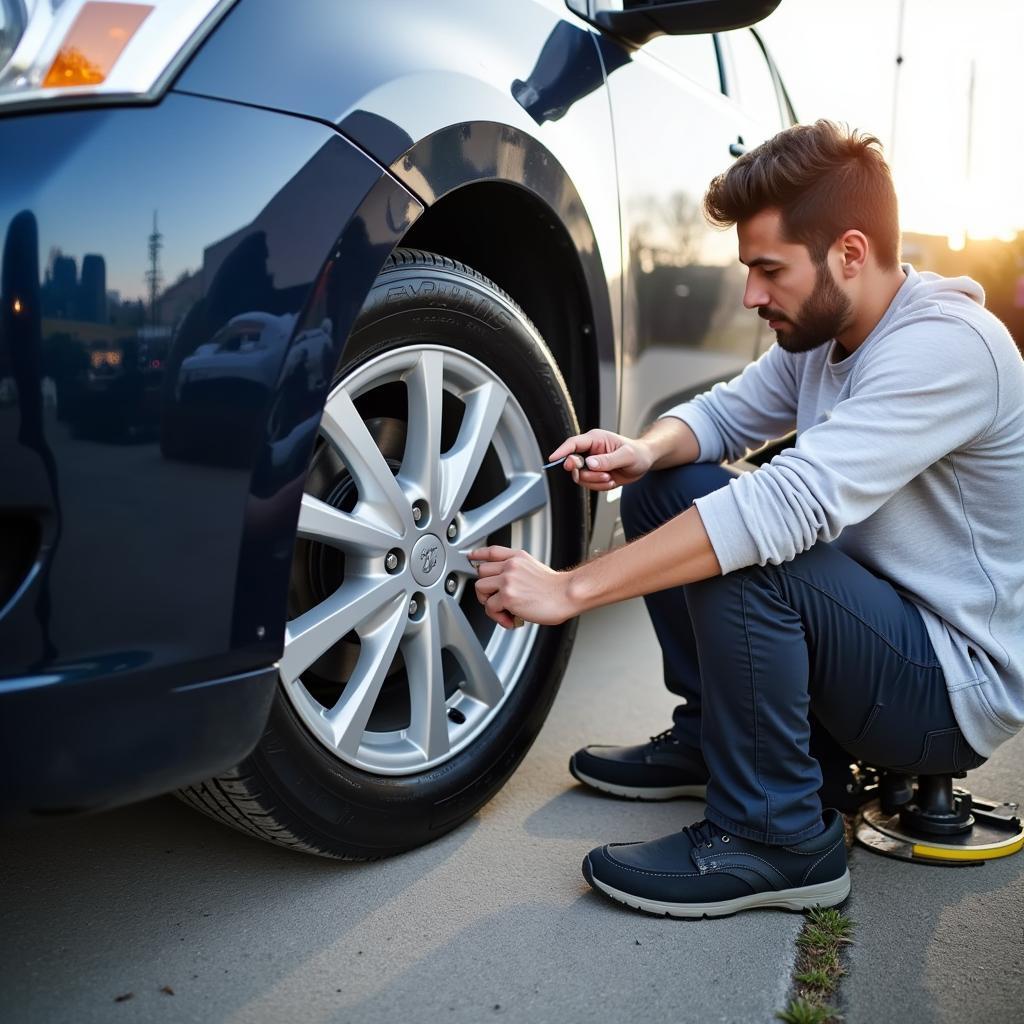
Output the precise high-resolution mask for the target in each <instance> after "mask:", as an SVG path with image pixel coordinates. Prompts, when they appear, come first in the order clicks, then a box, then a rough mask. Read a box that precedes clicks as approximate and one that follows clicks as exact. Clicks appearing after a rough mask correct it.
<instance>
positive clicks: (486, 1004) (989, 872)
mask: <svg viewBox="0 0 1024 1024" xmlns="http://www.w3.org/2000/svg"><path fill="white" fill-rule="evenodd" d="M672 704H673V700H672V698H671V696H670V695H669V694H668V693H666V692H665V690H664V688H663V687H662V686H661V683H660V656H659V653H658V649H657V646H656V644H655V641H654V636H653V633H652V632H651V629H650V627H649V625H648V623H647V619H646V616H645V614H644V611H643V606H642V604H641V603H640V602H639V601H634V602H629V603H627V604H624V605H621V606H618V607H615V608H610V609H602V610H601V611H598V612H595V613H591V614H590V615H588V616H587V617H586V618H585V620H584V621H583V623H582V624H581V628H580V632H579V635H578V641H577V646H576V649H575V652H574V654H573V658H572V661H571V663H570V667H569V671H568V673H567V676H566V679H565V681H564V683H563V686H562V690H561V692H560V694H559V696H558V699H557V701H556V703H555V706H554V708H553V711H552V714H551V716H550V718H549V720H548V722H547V724H546V725H545V727H544V730H543V732H542V733H541V736H540V738H539V739H538V741H537V743H536V744H535V746H534V748H533V749H532V750H531V752H530V753H529V755H528V756H527V758H526V759H525V761H524V762H523V764H522V766H521V767H520V769H519V770H518V771H517V772H516V774H515V775H514V776H513V778H512V779H511V780H510V782H509V783H508V784H507V785H506V787H505V788H504V789H503V790H502V791H501V793H499V794H498V796H497V797H496V798H495V799H494V800H492V801H491V803H490V804H488V805H487V806H486V807H485V808H484V809H483V810H482V811H481V812H480V813H479V814H478V815H477V816H476V817H475V818H474V819H472V820H471V821H469V822H467V823H466V824H465V825H463V826H462V827H460V828H459V829H457V830H456V831H455V832H454V833H452V834H450V835H448V836H446V837H444V838H442V839H441V840H439V841H438V842H435V843H433V844H431V845H430V846H427V847H424V848H422V849H420V850H416V851H413V852H412V853H409V854H406V855H404V856H401V857H397V858H394V859H392V860H388V861H383V862H379V863H374V864H339V863H335V862H332V861H327V860H322V859H318V858H313V857H308V856H303V855H300V854H294V853H290V852H288V851H285V850H280V849H277V848H275V847H272V846H269V845H266V844H262V843H259V842H256V841H254V840H250V839H248V838H246V837H245V836H243V835H241V834H236V833H235V832H233V831H231V830H230V829H227V828H224V827H222V826H219V825H217V824H216V823H214V822H212V821H208V820H207V819H205V818H203V817H202V816H200V815H197V814H194V813H193V812H191V811H190V810H188V809H187V808H186V807H185V806H183V805H181V804H179V803H178V802H177V801H175V800H174V799H173V798H169V797H164V798H160V799H157V800H151V801H148V802H146V803H143V804H139V805H136V806H134V807H129V808H124V809H121V810H117V811H113V812H109V813H106V814H102V815H95V816H93V817H89V818H83V819H76V820H69V821H50V822H45V823H40V824H36V825H33V826H31V827H28V828H23V829H19V830H12V829H6V830H4V831H3V832H2V833H0V843H2V846H0V849H3V855H2V860H0V864H2V869H0V881H2V889H0V893H2V896H0V992H2V993H3V998H2V1009H0V1017H2V1018H3V1020H4V1021H9V1022H11V1024H21V1022H32V1024H35V1022H51V1021H54V1022H63V1021H67V1022H74V1024H88V1022H92V1021H96V1022H104V1024H106V1022H109V1021H116V1022H122V1021H123V1022H147V1024H148V1022H163V1021H168V1022H178V1021H182V1022H185V1021H201V1022H208V1021H218V1022H220V1021H224V1022H231V1024H247V1022H267V1021H274V1022H277V1021H290V1020H294V1019H302V1020H303V1022H304V1024H318V1022H331V1024H335V1022H336V1024H345V1022H350V1024H366V1022H383V1021H401V1022H403V1024H418V1022H428V1021H429V1022H432V1024H433V1022H441V1024H448V1022H450V1024H462V1022H466V1024H480V1022H482V1021H483V1022H486V1021H491V1020H493V1021H495V1022H499V1021H502V1020H507V1021H514V1022H524V1024H526V1022H530V1024H538V1022H547V1021H558V1022H560V1024H575V1022H580V1024H582V1022H588V1024H589V1022H592V1021H595V1020H600V1021H608V1022H615V1021H620V1020H621V1021H631V1022H632V1021H639V1020H646V1021H658V1022H673V1024H679V1022H683V1024H685V1022H690V1021H694V1022H708V1024H711V1022H770V1021H772V1020H773V1019H774V1014H775V1012H776V1011H777V1010H779V1009H781V1008H782V1007H783V1006H784V1005H785V1003H786V999H787V995H788V992H789V987H790V978H791V974H792V969H793V962H794V959H795V939H796V936H797V934H798V932H799V930H800V927H801V925H802V923H803V918H802V917H801V916H800V915H797V914H790V913H785V912H780V911H757V912H752V913H747V914H741V915H739V916H737V917H733V918H728V919H724V920H711V921H679V920H668V919H662V918H654V917H649V916H647V915H643V914H639V913H637V912H635V911H631V910H628V909H626V908H624V907H620V906H619V905H617V904H614V903H612V902H610V901H608V900H606V899H604V898H603V897H600V896H598V895H597V894H595V893H593V892H592V891H591V890H590V888H589V887H588V886H587V885H586V883H585V882H584V881H583V878H582V876H581V875H580V861H581V860H582V857H583V855H584V854H585V853H586V852H587V850H589V849H590V848H591V847H593V846H595V845H598V844H599V843H603V842H609V841H615V840H629V839H647V838H653V837H655V836H659V835H663V834H665V833H667V832H670V831H673V830H675V829H678V828H680V827H681V826H682V825H684V824H687V823H688V822H690V821H693V820H695V819H697V818H699V817H700V815H701V810H702V808H701V805H700V803H699V802H697V801H687V800H683V801H674V802H669V803H662V804H641V803H632V802H622V801H616V800H611V799H607V798H603V797H601V796H598V795H596V794H592V793H590V792H588V791H586V790H584V789H583V788H582V787H580V786H579V785H577V784H576V783H575V781H574V780H573V779H572V778H571V777H570V776H569V775H568V773H567V771H566V762H567V760H568V757H569V754H570V753H571V752H572V751H573V750H575V749H576V748H577V747H579V746H581V745H583V744H584V743H587V742H619V741H621V742H631V741H639V740H642V739H644V738H646V737H647V736H649V735H651V734H652V733H655V732H658V731H660V730H661V729H662V728H663V727H665V726H667V725H668V724H669V713H670V710H671V707H672ZM1021 749H1022V748H1021V746H1019V745H1018V746H1017V747H1016V751H1013V750H1008V751H1007V753H1006V755H1005V757H1002V758H995V759H993V761H992V762H990V764H989V765H986V766H985V768H984V769H982V770H979V771H978V772H977V773H972V783H973V779H974V777H975V775H976V776H977V777H978V779H979V780H980V779H981V778H982V776H983V775H985V774H986V773H988V775H989V776H991V777H992V783H993V784H992V785H991V786H986V787H985V788H986V789H988V790H989V791H990V792H991V793H992V795H996V793H997V792H998V795H999V796H1000V797H1003V796H1006V795H1010V791H1011V790H1014V789H1016V791H1017V792H1019V790H1020V786H1019V781H1018V780H1019V779H1020V772H1019V763H1020V750H1021ZM993 773H1002V774H1001V775H999V777H995V775H993ZM986 781H988V778H986ZM997 783H998V785H997ZM980 791H981V789H980V787H979V792H980ZM854 875H855V878H854V895H853V897H852V898H851V902H850V905H849V906H850V911H851V915H852V916H853V917H854V918H855V919H856V920H857V922H858V928H857V934H856V938H857V943H856V945H855V946H854V947H853V950H852V952H851V961H850V965H849V967H850V975H849V977H848V978H847V979H846V980H845V982H844V987H843V1003H844V1010H845V1012H846V1015H847V1019H848V1020H849V1021H851V1022H859V1021H872V1022H873V1024H877V1022H880V1021H881V1022H884V1021H889V1020H896V1019H899V1020H900V1021H901V1024H917V1022H922V1024H923V1022H926V1021H927V1022H932V1021H946V1020H950V1021H952V1020H953V1019H954V1017H953V1014H954V1013H956V1014H957V1016H956V1019H957V1020H958V1021H959V1020H962V1019H963V1018H964V1016H967V1017H968V1018H969V1019H977V1020H987V1019H996V1016H997V1013H996V1010H997V1009H998V1010H999V1011H1000V1012H999V1013H998V1016H999V1017H1002V1018H1006V1017H1008V1016H1009V1017H1010V1018H1012V1017H1013V1014H1012V1013H1010V1014H1008V1013H1007V1008H1008V1007H1012V1006H1016V1007H1017V1008H1018V1009H1019V1008H1020V1006H1021V1005H1024V1000H1022V999H1021V994H1022V988H1021V973H1020V971H1021V968H1020V955H1021V949H1022V945H1021V939H1022V936H1021V930H1020V925H1021V923H1022V922H1021V920H1020V917H1021V915H1020V908H1021V894H1022V882H1021V880H1022V875H1024V856H1018V857H1014V858H1009V859H1008V860H1006V861H1003V862H1001V863H998V864H990V865H987V866H985V867H982V868H972V869H962V870H960V871H955V870H952V869H941V868H930V867H919V866H915V865H904V864H901V863H899V862H896V861H890V860H884V859H882V858H879V857H874V856H872V855H870V854H867V853H866V852H864V851H857V852H856V853H855V854H854ZM989 972H990V973H989ZM975 979H980V980H975ZM986 982H988V984H986ZM967 994H970V996H971V997H972V998H974V999H978V1000H981V1003H979V1005H982V1006H984V1007H985V1012H984V1013H978V1014H974V1013H972V1012H970V1004H968V1003H965V1002H964V1001H963V1000H964V999H965V998H966V995H967Z"/></svg>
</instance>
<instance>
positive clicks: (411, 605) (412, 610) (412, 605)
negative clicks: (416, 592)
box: [409, 597, 420, 618]
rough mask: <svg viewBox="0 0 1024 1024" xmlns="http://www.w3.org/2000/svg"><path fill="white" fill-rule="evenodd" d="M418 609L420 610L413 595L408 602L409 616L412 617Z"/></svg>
mask: <svg viewBox="0 0 1024 1024" xmlns="http://www.w3.org/2000/svg"><path fill="white" fill-rule="evenodd" d="M419 610H420V606H419V604H418V603H417V601H416V598H415V597H414V598H413V599H412V600H411V601H410V602H409V618H412V617H413V616H414V615H415V614H416V613H417V612H418V611H419Z"/></svg>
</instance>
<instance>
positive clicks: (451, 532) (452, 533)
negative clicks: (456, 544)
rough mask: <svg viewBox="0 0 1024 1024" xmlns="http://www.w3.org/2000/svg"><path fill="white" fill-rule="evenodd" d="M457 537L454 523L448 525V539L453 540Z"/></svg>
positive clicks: (457, 533)
mask: <svg viewBox="0 0 1024 1024" xmlns="http://www.w3.org/2000/svg"><path fill="white" fill-rule="evenodd" d="M458 535H459V528H458V527H457V526H456V525H455V524H454V523H449V524H448V539H449V540H455V538H456V537H457V536H458Z"/></svg>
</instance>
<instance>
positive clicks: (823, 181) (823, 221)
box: [704, 120, 900, 270]
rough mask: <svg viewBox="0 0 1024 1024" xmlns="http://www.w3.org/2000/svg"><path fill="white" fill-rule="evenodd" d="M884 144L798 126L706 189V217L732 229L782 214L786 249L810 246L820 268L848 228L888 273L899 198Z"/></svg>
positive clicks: (894, 257)
mask: <svg viewBox="0 0 1024 1024" xmlns="http://www.w3.org/2000/svg"><path fill="white" fill-rule="evenodd" d="M881 150H882V146H881V143H880V142H879V141H878V139H876V138H875V137H874V136H873V135H866V134H864V133H862V132H858V131H851V130H850V129H849V128H847V127H845V126H844V127H840V126H839V125H837V124H835V123H834V122H832V121H825V120H821V121H816V122H815V123H814V124H807V125H805V124H798V125H795V126H794V127H792V128H787V129H786V130H785V131H782V132H779V134H778V135H775V136H774V137H773V138H770V139H768V140H767V142H763V143H761V145H760V146H757V147H756V148H754V149H752V150H751V151H750V152H749V153H744V154H743V156H741V157H740V158H739V159H738V160H737V161H736V163H734V164H733V165H732V167H730V168H729V170H727V171H726V172H725V173H724V174H720V175H718V177H716V178H715V179H714V180H713V181H712V182H711V184H710V186H708V190H707V193H706V194H705V196H704V213H705V215H706V216H707V218H708V220H709V221H711V223H712V224H716V225H718V226H719V227H730V226H731V225H733V224H736V223H737V222H738V221H743V220H749V219H750V218H751V217H753V216H754V215H755V214H758V213H760V212H761V211H762V210H767V209H777V210H779V212H780V213H781V215H782V230H783V232H784V234H785V237H786V239H787V241H790V242H798V243H800V244H802V245H806V246H807V248H808V250H809V251H810V254H811V259H813V260H814V262H815V263H817V264H821V263H823V262H824V261H825V256H826V254H827V253H828V250H829V247H830V246H831V245H832V243H833V242H834V241H835V240H836V239H837V238H838V237H839V236H840V235H841V234H842V233H843V232H844V231H848V230H850V229H851V228H855V229H856V230H858V231H862V232H863V233H864V234H865V235H867V237H868V239H869V240H870V242H871V244H872V246H873V248H874V252H875V258H876V259H877V260H878V263H879V265H880V266H882V267H883V268H884V269H886V270H895V269H896V267H898V266H899V259H900V229H899V215H898V212H897V208H896V190H895V189H894V188H893V183H892V174H891V173H890V171H889V165H888V164H887V163H886V162H885V159H884V158H883V156H882V151H881Z"/></svg>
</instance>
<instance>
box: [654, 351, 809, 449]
mask: <svg viewBox="0 0 1024 1024" xmlns="http://www.w3.org/2000/svg"><path fill="white" fill-rule="evenodd" d="M795 358H796V357H794V356H793V355H791V354H790V353H787V352H785V351H783V350H782V349H781V348H779V346H778V345H772V347H771V348H770V349H768V351H767V352H765V353H764V355H762V356H761V357H760V358H759V359H757V360H756V361H755V362H753V363H750V365H749V366H747V367H746V369H744V370H743V372H742V373H740V374H739V375H738V376H736V377H733V379H732V380H730V381H728V382H727V383H724V384H716V385H715V386H714V387H713V388H711V390H710V391H705V392H704V393H703V394H702V395H698V396H697V397H696V398H694V399H692V400H691V401H689V402H684V403H683V404H682V405H677V406H675V407H674V408H672V409H669V410H668V412H666V413H664V414H663V415H662V417H661V418H664V417H665V416H674V417H675V418H676V419H679V420H682V421H683V422H684V423H685V424H686V425H687V426H688V427H689V428H690V429H691V430H692V431H693V432H694V434H695V435H696V437H697V443H698V444H699V445H700V459H701V461H702V462H721V461H722V459H728V460H729V461H730V462H731V461H733V460H735V459H738V458H740V456H742V455H743V454H744V453H745V452H746V451H747V450H748V449H750V448H759V447H760V446H761V445H762V444H764V443H765V441H768V440H770V439H771V438H773V437H779V436H780V435H782V434H786V433H788V432H789V431H791V430H793V429H794V427H795V426H796V405H797V391H798V385H797V374H796V365H795Z"/></svg>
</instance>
